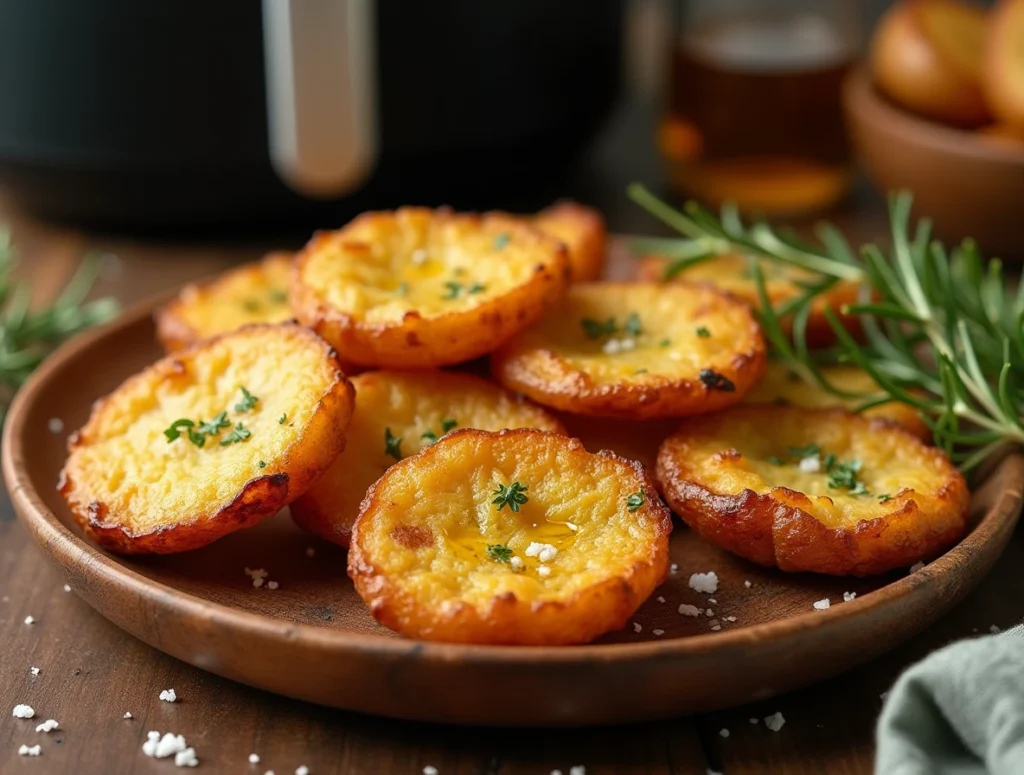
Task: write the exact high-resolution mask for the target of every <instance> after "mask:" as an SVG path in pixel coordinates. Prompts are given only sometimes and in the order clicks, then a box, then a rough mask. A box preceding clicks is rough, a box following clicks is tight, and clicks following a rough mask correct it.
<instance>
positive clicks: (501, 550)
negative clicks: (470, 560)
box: [487, 544, 512, 562]
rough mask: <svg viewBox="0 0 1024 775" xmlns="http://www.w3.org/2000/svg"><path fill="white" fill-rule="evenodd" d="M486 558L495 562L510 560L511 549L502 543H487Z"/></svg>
mask: <svg viewBox="0 0 1024 775" xmlns="http://www.w3.org/2000/svg"><path fill="white" fill-rule="evenodd" d="M487 559H488V560H494V561H495V562H511V561H512V550H511V549H509V548H508V547H507V546H505V545H504V544H487Z"/></svg>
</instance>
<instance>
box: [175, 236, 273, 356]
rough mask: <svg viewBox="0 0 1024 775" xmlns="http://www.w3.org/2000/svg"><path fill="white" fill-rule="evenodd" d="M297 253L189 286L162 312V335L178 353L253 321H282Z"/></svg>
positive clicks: (260, 262) (263, 261)
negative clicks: (203, 340)
mask: <svg viewBox="0 0 1024 775" xmlns="http://www.w3.org/2000/svg"><path fill="white" fill-rule="evenodd" d="M291 264H292V254H291V253H270V254H269V255H267V257H266V258H264V259H263V260H262V261H257V262H255V263H252V264H244V265H243V266H240V267H238V268H236V269H232V270H230V271H228V272H225V273H224V274H222V275H220V276H219V277H216V278H214V279H213V280H210V281H209V282H206V283H202V284H194V285H187V286H185V288H183V289H182V291H181V293H180V294H178V296H177V297H176V298H175V299H174V300H173V301H171V302H170V303H169V304H167V305H166V306H164V307H161V308H160V309H159V310H157V312H156V315H155V317H156V335H157V338H158V339H159V340H160V343H161V344H162V345H163V346H164V349H165V350H166V351H167V352H174V351H175V350H181V349H183V348H185V347H188V346H189V345H191V344H195V343H196V342H198V341H200V340H201V339H207V338H209V337H211V336H216V335H218V334H226V333H227V332H228V331H234V330H235V329H237V328H241V327H242V326H244V325H248V324H249V323H282V322H284V321H285V320H289V319H290V318H291V317H292V310H291V307H289V306H288V283H289V281H290V278H291Z"/></svg>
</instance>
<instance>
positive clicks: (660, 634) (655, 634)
mask: <svg viewBox="0 0 1024 775" xmlns="http://www.w3.org/2000/svg"><path fill="white" fill-rule="evenodd" d="M651 632H653V633H654V637H656V638H660V637H661V636H662V635H664V634H665V631H664V630H651Z"/></svg>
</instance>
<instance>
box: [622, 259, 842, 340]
mask: <svg viewBox="0 0 1024 775" xmlns="http://www.w3.org/2000/svg"><path fill="white" fill-rule="evenodd" d="M670 263H671V262H670V261H669V260H668V259H665V258H661V257H660V256H647V257H646V258H643V259H641V260H640V263H639V266H638V267H637V279H639V280H647V281H654V282H661V281H664V279H665V270H666V269H667V268H668V266H669V264H670ZM760 266H761V271H762V273H763V274H764V280H765V290H766V291H767V293H768V299H769V300H770V301H771V303H772V307H773V308H778V306H779V305H781V304H784V303H785V302H787V301H790V300H792V299H795V298H797V297H798V296H800V295H801V294H802V293H804V289H803V288H802V287H800V283H801V282H806V281H809V280H813V279H814V278H815V275H812V274H810V273H808V272H804V271H802V270H800V269H798V268H796V267H788V266H783V265H782V264H779V263H777V262H775V261H766V260H762V261H760ZM672 282H682V283H697V284H701V285H709V286H711V287H713V288H718V289H719V290H721V291H726V292H728V293H731V294H733V295H734V296H737V297H739V298H741V299H743V300H744V301H746V302H747V303H748V304H750V305H751V306H753V307H754V308H755V309H757V308H759V307H760V306H761V304H760V299H759V298H758V295H757V281H756V280H755V279H754V276H753V275H752V274H751V272H750V261H749V259H747V258H746V257H744V256H733V255H729V256H719V257H717V258H712V259H709V260H707V261H702V262H701V263H699V264H694V265H693V266H691V267H690V268H689V269H685V270H683V271H682V272H680V273H679V274H677V275H675V276H674V277H673V278H672ZM857 293H858V288H857V285H856V283H852V282H839V283H836V284H835V285H834V286H832V288H831V289H830V290H829V291H828V292H827V293H822V294H820V295H819V296H817V297H816V298H815V299H814V301H813V302H812V304H811V314H810V317H808V319H807V329H806V336H807V343H808V344H809V345H810V346H811V347H824V346H826V345H829V344H832V343H833V342H834V341H835V338H836V336H835V332H834V331H833V330H832V326H830V325H829V322H828V318H826V317H825V308H826V307H831V308H832V311H833V312H835V314H836V316H837V317H838V318H839V320H840V321H842V323H843V327H844V328H846V329H847V330H848V331H849V332H850V333H851V334H853V335H855V336H857V337H859V336H860V335H861V329H860V321H859V320H858V318H857V317H856V316H854V315H843V314H842V312H841V311H840V308H841V307H842V306H843V305H844V304H852V303H853V302H855V301H857ZM779 322H780V323H781V324H782V328H783V330H784V331H785V332H786V333H787V334H789V333H790V332H791V331H792V326H793V320H792V317H791V316H786V317H783V318H781V319H780V321H779Z"/></svg>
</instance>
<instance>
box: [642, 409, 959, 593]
mask: <svg viewBox="0 0 1024 775" xmlns="http://www.w3.org/2000/svg"><path fill="white" fill-rule="evenodd" d="M657 477H658V481H659V483H660V484H661V488H662V492H663V493H664V496H665V499H666V500H667V501H668V503H669V505H671V506H672V508H673V509H674V510H675V511H676V513H678V514H679V515H680V516H681V517H682V518H683V519H684V520H685V521H686V523H687V524H688V525H690V527H692V528H693V529H694V530H696V531H697V533H699V534H700V535H701V536H702V537H703V538H705V539H707V540H708V541H711V542H712V543H715V544H718V545H719V546H721V547H723V548H725V549H728V550H729V551H731V552H734V553H736V554H738V555H740V556H741V557H746V558H747V559H748V560H753V561H754V562H756V563H759V564H761V565H766V566H778V567H779V568H780V569H781V570H785V571H811V572H814V573H827V574H831V575H837V576H846V575H849V576H868V575H873V574H877V573H884V572H885V571H889V570H892V569H894V568H906V567H908V566H910V565H912V564H914V563H915V562H918V561H920V560H923V559H927V558H930V557H933V556H935V555H937V554H938V553H940V552H941V551H943V550H944V549H946V548H947V547H948V546H950V545H951V544H953V543H954V542H956V541H957V540H958V539H959V538H960V537H961V536H963V534H964V532H965V531H966V527H967V510H968V506H969V500H970V496H969V494H968V491H967V485H966V483H965V482H964V479H963V477H962V476H961V475H960V473H959V472H958V471H957V470H956V469H955V468H954V467H953V466H952V465H951V464H950V462H949V460H948V459H947V458H946V457H945V455H944V454H943V453H942V451H941V450H939V449H936V448H934V447H928V446H925V445H924V444H922V443H921V442H920V441H918V440H917V439H916V438H914V437H913V436H911V435H910V434H908V433H906V432H904V431H902V430H900V429H898V428H895V427H893V426H891V425H886V424H883V423H878V422H873V421H871V420H868V419H867V418H864V417H860V416H858V415H853V414H849V413H847V412H844V411H842V410H821V409H819V410H812V409H801V408H798V407H768V406H753V405H750V406H738V407H733V408H732V409H730V410H728V411H726V412H722V413H720V414H717V415H709V416H707V417H699V418H695V419H693V420H691V421H689V422H687V423H686V424H685V425H684V426H682V427H681V428H679V430H678V431H676V433H675V434H674V435H672V436H670V437H669V438H668V439H666V440H665V442H664V443H663V444H662V446H661V449H660V450H659V452H658V464H657Z"/></svg>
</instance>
